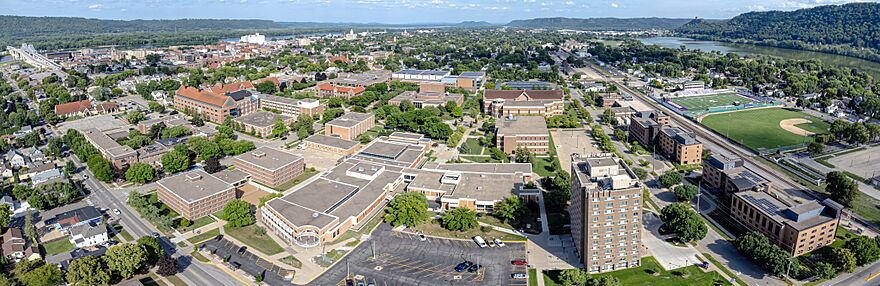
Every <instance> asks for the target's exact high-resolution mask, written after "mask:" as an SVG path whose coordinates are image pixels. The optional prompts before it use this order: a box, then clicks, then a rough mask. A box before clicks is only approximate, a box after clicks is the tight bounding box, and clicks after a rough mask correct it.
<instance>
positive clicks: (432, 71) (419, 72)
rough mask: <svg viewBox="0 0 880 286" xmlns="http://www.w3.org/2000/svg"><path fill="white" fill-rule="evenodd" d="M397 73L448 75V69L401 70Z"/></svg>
mask: <svg viewBox="0 0 880 286" xmlns="http://www.w3.org/2000/svg"><path fill="white" fill-rule="evenodd" d="M396 73H397V74H408V75H448V74H449V72H448V71H441V70H401V71H399V72H396Z"/></svg>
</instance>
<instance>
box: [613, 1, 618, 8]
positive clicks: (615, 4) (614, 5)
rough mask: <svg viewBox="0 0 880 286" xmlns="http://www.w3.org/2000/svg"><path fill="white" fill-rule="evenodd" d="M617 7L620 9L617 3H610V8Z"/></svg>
mask: <svg viewBox="0 0 880 286" xmlns="http://www.w3.org/2000/svg"><path fill="white" fill-rule="evenodd" d="M618 7H620V5H618V4H617V3H614V2H611V8H618Z"/></svg>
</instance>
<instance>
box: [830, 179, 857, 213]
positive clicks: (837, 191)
mask: <svg viewBox="0 0 880 286" xmlns="http://www.w3.org/2000/svg"><path fill="white" fill-rule="evenodd" d="M825 181H826V182H827V185H826V186H825V191H826V192H828V195H829V197H831V199H832V200H834V201H836V202H838V203H840V204H842V205H844V206H846V207H852V203H853V200H854V199H855V196H856V193H857V192H858V186H857V185H856V183H855V182H854V181H853V180H852V179H850V178H849V177H848V176H847V175H846V173H844V172H841V171H833V172H829V173H828V174H827V175H825Z"/></svg>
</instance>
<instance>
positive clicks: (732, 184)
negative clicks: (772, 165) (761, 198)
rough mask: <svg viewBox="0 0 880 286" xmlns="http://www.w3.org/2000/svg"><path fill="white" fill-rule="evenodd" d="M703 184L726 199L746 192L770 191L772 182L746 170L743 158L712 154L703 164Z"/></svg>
mask: <svg viewBox="0 0 880 286" xmlns="http://www.w3.org/2000/svg"><path fill="white" fill-rule="evenodd" d="M702 182H703V184H705V185H707V186H708V187H709V188H712V189H715V190H721V191H722V193H723V194H724V195H725V196H726V197H730V196H731V195H733V194H735V193H739V192H744V191H763V192H769V191H770V181H767V180H766V179H764V178H762V177H761V176H758V175H757V174H755V173H753V172H752V171H749V170H748V169H746V168H745V166H744V162H743V160H742V159H741V158H739V157H737V156H725V155H723V154H712V155H711V156H709V159H708V160H706V161H704V162H703V176H702Z"/></svg>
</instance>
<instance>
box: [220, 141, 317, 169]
mask: <svg viewBox="0 0 880 286" xmlns="http://www.w3.org/2000/svg"><path fill="white" fill-rule="evenodd" d="M235 160H239V161H242V162H246V163H249V164H251V165H255V166H257V167H260V168H262V169H266V170H278V169H280V168H282V167H284V166H287V165H289V164H292V163H293V162H296V161H299V160H302V156H300V155H296V154H292V153H287V152H285V151H282V150H279V149H275V148H272V147H266V146H263V147H260V148H257V149H255V150H252V151H250V152H247V153H244V154H241V155H238V156H235Z"/></svg>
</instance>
